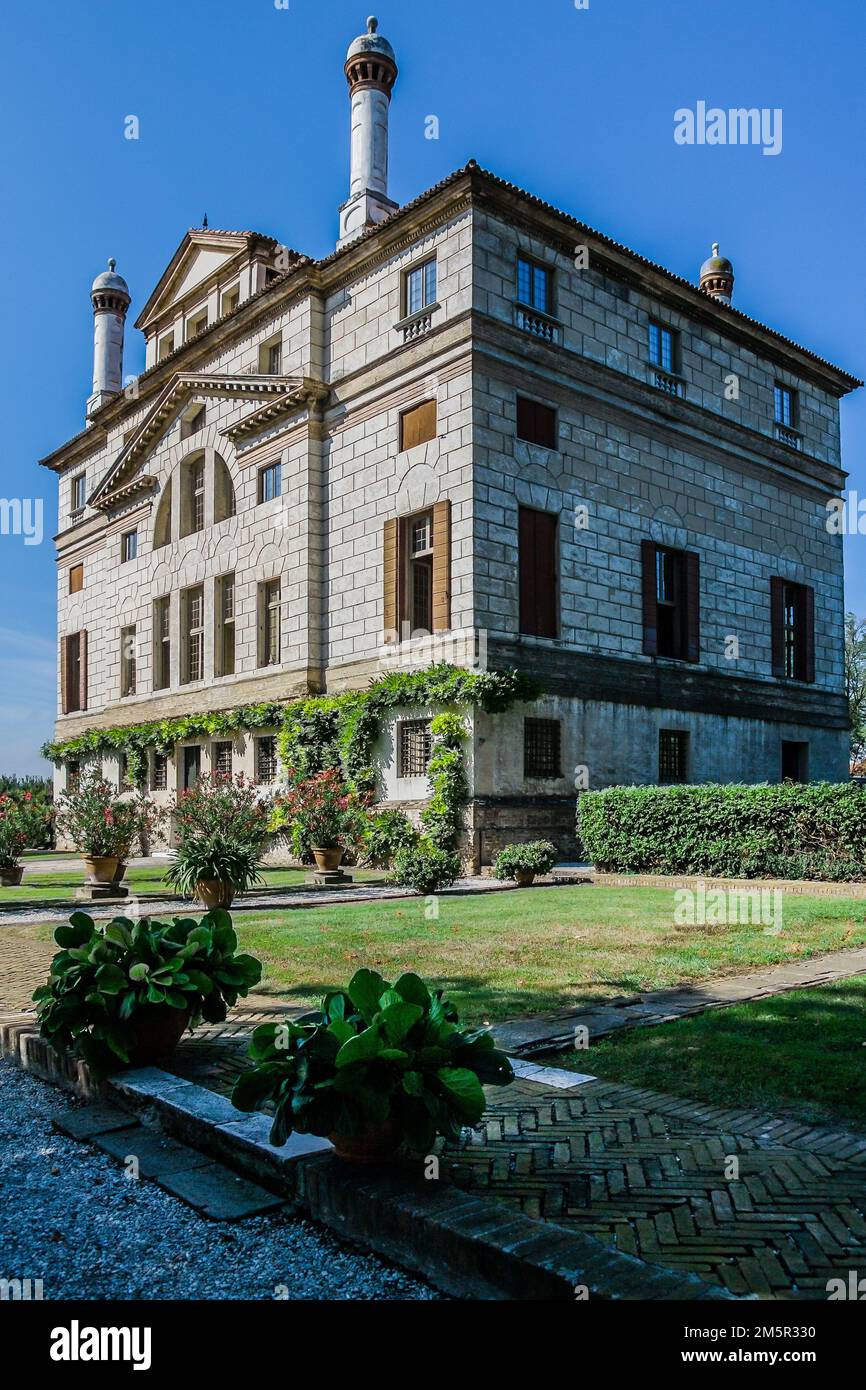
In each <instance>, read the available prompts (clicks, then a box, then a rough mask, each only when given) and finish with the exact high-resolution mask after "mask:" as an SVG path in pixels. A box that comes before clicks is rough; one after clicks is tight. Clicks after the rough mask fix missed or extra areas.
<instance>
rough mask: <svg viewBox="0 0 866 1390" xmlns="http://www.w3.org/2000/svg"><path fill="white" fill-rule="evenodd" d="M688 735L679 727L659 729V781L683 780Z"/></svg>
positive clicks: (687, 757)
mask: <svg viewBox="0 0 866 1390" xmlns="http://www.w3.org/2000/svg"><path fill="white" fill-rule="evenodd" d="M688 759H689V736H688V734H687V733H684V732H683V731H682V730H680V729H659V781H660V782H685V781H686V780H687V777H688Z"/></svg>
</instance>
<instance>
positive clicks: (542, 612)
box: [518, 507, 558, 637]
mask: <svg viewBox="0 0 866 1390" xmlns="http://www.w3.org/2000/svg"><path fill="white" fill-rule="evenodd" d="M556 525H557V518H556V517H555V516H554V515H553V514H552V513H550V512H538V511H535V509H534V508H532V507H521V508H520V511H519V522H518V544H519V572H520V631H521V632H524V633H526V634H527V635H529V636H533V637H555V636H556V635H557V618H558V593H557V582H556V580H557V576H556V563H557V551H556Z"/></svg>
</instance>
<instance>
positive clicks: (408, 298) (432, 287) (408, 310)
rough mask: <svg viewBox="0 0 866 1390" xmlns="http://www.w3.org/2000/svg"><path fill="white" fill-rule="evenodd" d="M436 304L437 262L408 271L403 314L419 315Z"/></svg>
mask: <svg viewBox="0 0 866 1390" xmlns="http://www.w3.org/2000/svg"><path fill="white" fill-rule="evenodd" d="M435 303H436V261H435V259H434V260H430V261H425V262H424V264H423V265H417V266H415V267H414V268H413V269H412V270H410V271H407V273H406V281H405V291H404V304H403V312H404V313H405V315H406V317H407V318H408V317H409V315H410V314H418V313H420V312H421V310H422V309H427V308H429V306H430V305H431V304H435Z"/></svg>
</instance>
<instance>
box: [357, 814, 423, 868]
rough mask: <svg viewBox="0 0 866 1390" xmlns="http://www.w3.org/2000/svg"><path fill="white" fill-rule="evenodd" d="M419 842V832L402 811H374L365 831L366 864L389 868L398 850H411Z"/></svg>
mask: <svg viewBox="0 0 866 1390" xmlns="http://www.w3.org/2000/svg"><path fill="white" fill-rule="evenodd" d="M417 842H418V831H417V830H416V829H415V827H414V825H413V824H412V822H411V821H410V819H409V817H408V816H406V815H404V814H403V812H402V811H397V810H387V811H373V812H371V813H370V815H369V817H368V819H367V825H366V827H365V830H364V855H363V857H364V863H365V864H371V865H372V866H373V867H374V868H388V867H390V865H391V864H392V863H393V862H394V856H395V855H396V853H397V851H398V850H401V849H411V847H412V846H413V845H415V844H417Z"/></svg>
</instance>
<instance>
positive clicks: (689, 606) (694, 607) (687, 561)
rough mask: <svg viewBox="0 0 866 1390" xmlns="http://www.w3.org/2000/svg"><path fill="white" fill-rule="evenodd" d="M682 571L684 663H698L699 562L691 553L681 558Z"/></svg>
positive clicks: (699, 614)
mask: <svg viewBox="0 0 866 1390" xmlns="http://www.w3.org/2000/svg"><path fill="white" fill-rule="evenodd" d="M683 571H684V575H685V581H686V652H685V656H686V661H699V660H700V657H701V562H700V557H699V556H698V555H697V554H696V553H695V552H694V551H693V550H687V551H686V552H685V555H684V556H683Z"/></svg>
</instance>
